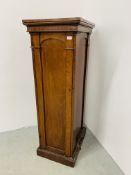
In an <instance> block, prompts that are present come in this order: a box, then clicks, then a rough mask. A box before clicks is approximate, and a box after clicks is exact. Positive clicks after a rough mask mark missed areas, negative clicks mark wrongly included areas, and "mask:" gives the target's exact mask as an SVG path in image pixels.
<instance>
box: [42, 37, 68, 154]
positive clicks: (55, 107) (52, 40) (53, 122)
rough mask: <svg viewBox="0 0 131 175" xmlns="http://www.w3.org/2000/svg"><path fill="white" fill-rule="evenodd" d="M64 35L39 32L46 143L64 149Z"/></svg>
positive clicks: (50, 146)
mask: <svg viewBox="0 0 131 175" xmlns="http://www.w3.org/2000/svg"><path fill="white" fill-rule="evenodd" d="M63 38H64V36H63V35H61V34H41V58H42V65H43V84H44V103H45V127H46V143H47V146H48V147H49V148H56V149H58V150H62V151H64V149H65V110H66V106H65V95H66V72H65V71H66V70H65V68H66V59H65V50H64V48H65V43H64V42H63Z"/></svg>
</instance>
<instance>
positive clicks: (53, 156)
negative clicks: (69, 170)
mask: <svg viewBox="0 0 131 175" xmlns="http://www.w3.org/2000/svg"><path fill="white" fill-rule="evenodd" d="M85 133H86V128H85V127H83V128H82V129H81V131H80V133H79V137H78V141H77V144H76V147H75V150H74V153H73V156H72V157H67V156H64V155H61V154H57V153H54V152H51V151H48V150H47V149H41V148H38V149H37V155H39V156H41V157H45V158H47V159H50V160H53V161H56V162H59V163H61V164H64V165H67V166H70V167H74V166H75V162H76V159H77V156H78V153H79V151H80V149H81V145H82V142H83V139H84V137H85Z"/></svg>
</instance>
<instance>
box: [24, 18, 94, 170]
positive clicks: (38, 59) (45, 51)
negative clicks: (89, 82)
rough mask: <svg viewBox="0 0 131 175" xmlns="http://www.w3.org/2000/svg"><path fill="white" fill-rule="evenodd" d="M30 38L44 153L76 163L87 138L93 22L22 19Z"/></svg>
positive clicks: (70, 19) (40, 148) (41, 150)
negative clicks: (86, 96) (85, 123)
mask: <svg viewBox="0 0 131 175" xmlns="http://www.w3.org/2000/svg"><path fill="white" fill-rule="evenodd" d="M23 24H24V25H26V26H27V31H28V32H29V33H30V36H31V49H32V57H33V69H34V79H35V93H36V104H37V113H38V117H37V118H38V131H39V147H38V149H37V154H38V155H39V156H42V157H45V158H48V159H51V160H54V161H56V162H59V163H62V164H65V165H68V166H72V167H73V166H74V165H75V161H76V158H77V155H78V152H79V150H80V148H81V144H82V141H83V139H84V136H85V132H86V128H85V127H84V126H83V114H84V94H85V77H86V72H87V71H86V69H87V63H88V51H89V49H88V48H89V40H90V34H91V32H92V29H93V27H94V24H93V23H91V22H89V21H87V20H84V19H82V18H78V17H77V18H59V19H29V20H28V19H27V20H23Z"/></svg>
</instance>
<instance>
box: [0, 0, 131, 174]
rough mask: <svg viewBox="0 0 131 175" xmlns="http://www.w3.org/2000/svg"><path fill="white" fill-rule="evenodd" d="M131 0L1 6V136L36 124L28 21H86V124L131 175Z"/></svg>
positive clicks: (14, 0)
mask: <svg viewBox="0 0 131 175" xmlns="http://www.w3.org/2000/svg"><path fill="white" fill-rule="evenodd" d="M130 7H131V2H130V0H115V1H114V0H108V1H107V0H99V1H97V0H90V1H89V0H72V1H71V0H66V1H62V0H55V1H51V0H48V1H43V0H34V1H33V0H28V1H27V0H21V1H17V0H12V1H7V0H4V1H2V2H1V6H0V17H1V20H0V22H1V27H0V39H1V40H0V41H1V42H0V48H1V49H0V132H2V131H6V130H11V129H16V128H20V127H23V126H29V125H34V124H36V109H35V96H34V83H33V71H32V60H31V50H30V48H29V47H30V38H29V34H28V33H25V31H26V28H25V26H23V25H22V23H21V20H22V19H24V18H53V17H73V16H81V17H85V18H87V19H88V20H91V21H93V22H95V24H96V28H95V30H94V32H93V35H92V38H91V49H90V60H89V71H88V83H87V93H86V94H87V95H86V97H87V98H86V111H85V115H86V124H87V125H88V127H89V128H90V129H91V130H92V132H93V133H94V134H95V136H96V137H97V138H98V140H99V141H100V142H101V143H102V145H103V146H104V147H105V148H106V149H107V151H108V152H109V153H110V154H111V156H112V157H113V158H114V159H115V161H116V162H117V163H118V165H119V166H120V167H121V168H122V169H123V170H124V172H125V174H126V175H130V174H131V169H130V162H131V149H130V148H131V137H130V134H131V127H130V123H131V117H130V116H131V108H130V106H131V105H130V104H131V91H130V89H131V69H130V65H131V59H130V58H131V51H130V46H131V34H130V31H131V20H130V16H131V11H130Z"/></svg>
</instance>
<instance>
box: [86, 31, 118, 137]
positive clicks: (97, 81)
mask: <svg viewBox="0 0 131 175" xmlns="http://www.w3.org/2000/svg"><path fill="white" fill-rule="evenodd" d="M105 38H106V37H105ZM105 38H104V36H103V33H100V32H99V31H98V30H94V31H93V33H92V35H91V42H90V52H89V62H88V76H87V81H86V88H85V89H86V90H87V91H86V92H85V123H86V125H87V126H88V127H89V128H90V129H91V131H92V132H93V133H94V134H95V135H96V134H97V136H98V137H100V138H102V140H103V139H104V136H105V135H106V133H105V130H106V128H105V127H106V126H105V123H106V114H105V113H106V107H107V105H108V104H107V101H108V96H109V94H110V88H111V87H110V86H111V83H112V80H113V77H114V74H115V70H116V65H117V62H118V59H117V55H116V54H117V52H116V53H115V50H114V52H113V53H109V50H112V49H113V48H111V47H113V45H112V46H111V44H110V43H108V41H109V39H108V40H106V39H105ZM87 82H88V83H87ZM103 131H104V132H103Z"/></svg>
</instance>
